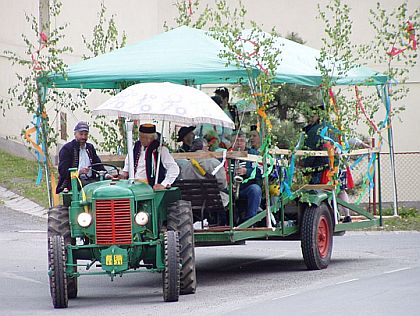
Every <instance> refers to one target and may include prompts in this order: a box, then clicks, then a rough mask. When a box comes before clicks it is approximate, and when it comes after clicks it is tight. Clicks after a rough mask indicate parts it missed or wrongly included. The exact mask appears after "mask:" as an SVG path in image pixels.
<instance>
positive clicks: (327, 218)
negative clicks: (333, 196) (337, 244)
mask: <svg viewBox="0 0 420 316" xmlns="http://www.w3.org/2000/svg"><path fill="white" fill-rule="evenodd" d="M332 247H333V225H332V219H331V213H330V211H329V209H328V207H327V205H326V204H325V203H322V204H321V205H320V206H311V207H308V208H307V209H306V211H305V213H304V214H303V219H302V227H301V248H302V254H303V260H304V261H305V264H306V266H307V268H308V269H309V270H320V269H325V268H326V267H328V264H329V263H330V260H331V253H332Z"/></svg>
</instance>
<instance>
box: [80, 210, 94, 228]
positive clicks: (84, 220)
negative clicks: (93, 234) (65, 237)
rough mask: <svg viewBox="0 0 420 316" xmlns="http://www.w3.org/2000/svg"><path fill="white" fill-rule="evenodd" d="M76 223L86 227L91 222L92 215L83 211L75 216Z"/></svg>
mask: <svg viewBox="0 0 420 316" xmlns="http://www.w3.org/2000/svg"><path fill="white" fill-rule="evenodd" d="M77 223H78V224H79V225H80V226H82V227H88V226H89V225H90V224H91V223H92V215H90V214H89V213H86V212H83V213H80V214H79V215H78V216H77Z"/></svg>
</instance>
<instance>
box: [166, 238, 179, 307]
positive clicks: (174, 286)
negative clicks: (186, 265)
mask: <svg viewBox="0 0 420 316" xmlns="http://www.w3.org/2000/svg"><path fill="white" fill-rule="evenodd" d="M164 259H165V269H164V270H163V273H162V281H163V299H164V301H165V302H177V301H178V298H179V285H180V272H181V271H180V266H181V260H180V257H179V242H178V236H177V233H176V232H174V231H166V232H165V233H164Z"/></svg>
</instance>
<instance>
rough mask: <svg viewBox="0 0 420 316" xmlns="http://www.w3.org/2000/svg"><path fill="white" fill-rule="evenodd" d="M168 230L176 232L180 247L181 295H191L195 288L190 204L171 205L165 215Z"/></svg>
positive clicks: (177, 203) (176, 203) (195, 278)
mask: <svg viewBox="0 0 420 316" xmlns="http://www.w3.org/2000/svg"><path fill="white" fill-rule="evenodd" d="M167 228H168V230H172V231H177V232H178V236H179V244H180V246H181V252H180V257H181V264H182V267H181V290H180V291H181V295H185V294H193V293H195V291H196V288H197V277H196V271H195V251H194V228H193V215H192V209H191V202H190V201H184V200H179V201H177V202H175V203H173V204H172V205H171V206H170V207H169V209H168V214H167Z"/></svg>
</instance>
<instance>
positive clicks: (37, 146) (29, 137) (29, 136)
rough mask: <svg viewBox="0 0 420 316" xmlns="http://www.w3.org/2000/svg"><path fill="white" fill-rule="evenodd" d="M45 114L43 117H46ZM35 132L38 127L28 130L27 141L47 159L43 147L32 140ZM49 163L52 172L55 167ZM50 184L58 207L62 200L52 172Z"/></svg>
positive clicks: (54, 201) (26, 132)
mask: <svg viewBox="0 0 420 316" xmlns="http://www.w3.org/2000/svg"><path fill="white" fill-rule="evenodd" d="M44 113H45V112H44ZM44 113H43V115H44ZM35 132H36V127H35V126H34V127H31V128H29V129H27V130H26V131H25V140H26V141H27V142H28V143H30V144H31V145H32V146H33V147H34V148H35V150H36V151H37V152H38V153H39V154H40V155H41V156H42V157H43V158H44V159H45V153H44V151H43V150H42V148H41V146H39V145H38V144H37V143H36V142H34V140H33V139H32V138H31V136H32V134H33V133H35ZM47 163H48V167H49V168H50V170H53V165H52V163H51V161H50V159H48V161H47ZM50 184H51V194H52V197H53V206H57V205H58V204H59V203H60V199H59V196H58V194H57V193H55V190H56V188H57V183H56V181H55V177H54V174H53V173H52V172H50Z"/></svg>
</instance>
